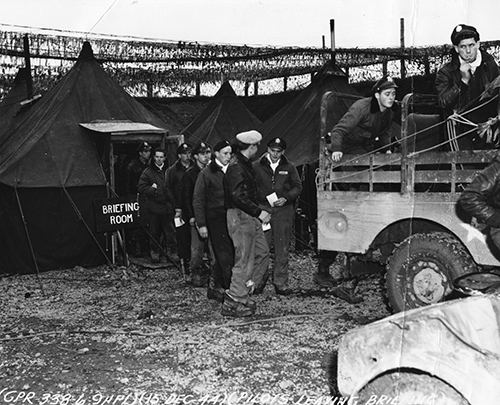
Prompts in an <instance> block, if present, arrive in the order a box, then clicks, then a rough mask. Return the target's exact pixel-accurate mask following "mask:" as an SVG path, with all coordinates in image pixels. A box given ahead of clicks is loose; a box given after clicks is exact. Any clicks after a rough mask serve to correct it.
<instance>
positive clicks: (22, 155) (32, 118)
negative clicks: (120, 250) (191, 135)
mask: <svg viewBox="0 0 500 405" xmlns="http://www.w3.org/2000/svg"><path fill="white" fill-rule="evenodd" d="M96 121H107V122H110V121H116V122H124V121H126V122H128V123H130V122H131V123H141V125H143V126H144V124H149V125H151V126H154V127H155V128H163V129H164V130H168V129H169V128H168V127H167V126H166V124H165V123H164V122H162V121H161V120H160V119H159V118H157V117H156V116H154V115H153V114H152V113H150V112H149V111H148V110H147V109H146V108H145V107H143V106H142V105H141V104H140V103H139V102H137V101H136V100H134V99H133V98H132V97H131V96H130V95H129V94H127V93H126V92H125V91H124V90H123V89H122V88H121V87H120V86H119V85H118V84H117V83H116V82H115V81H114V80H113V79H111V78H110V77H109V76H108V74H107V73H106V72H105V71H104V69H103V68H102V67H101V65H100V64H99V63H98V62H97V61H96V59H95V58H94V56H93V53H92V48H91V47H90V44H89V43H87V42H86V43H85V44H84V46H83V48H82V51H81V53H80V56H79V58H78V60H77V62H76V63H75V65H74V66H73V68H72V69H71V70H70V71H69V72H68V74H66V75H65V76H64V77H62V78H61V80H60V81H59V82H58V83H57V84H56V85H55V86H54V87H53V88H52V89H50V90H49V91H48V92H47V93H46V94H45V95H44V96H43V97H42V98H41V99H40V100H39V101H38V102H37V103H36V104H34V105H33V106H32V107H31V108H30V109H29V111H28V112H27V113H26V114H23V115H22V116H21V117H20V118H19V119H14V120H13V121H12V123H11V125H10V127H9V130H8V132H7V133H6V134H4V135H5V136H4V137H3V143H2V144H1V145H0V223H1V224H2V226H1V227H0V273H28V272H33V271H35V270H38V269H40V270H48V269H56V268H67V267H72V266H75V265H82V266H85V265H93V264H98V263H103V262H104V260H105V257H104V249H103V245H104V243H103V242H104V238H103V236H102V234H96V233H95V230H94V215H93V211H92V203H93V201H94V200H95V199H100V198H105V197H106V195H107V189H106V184H107V179H106V174H105V173H106V169H107V168H106V164H105V163H104V162H105V160H106V159H105V158H103V157H105V156H106V144H108V145H109V143H110V135H109V134H100V133H92V132H91V131H89V130H87V129H85V128H83V127H82V126H81V125H80V124H81V123H91V122H96ZM108 149H109V148H108Z"/></svg>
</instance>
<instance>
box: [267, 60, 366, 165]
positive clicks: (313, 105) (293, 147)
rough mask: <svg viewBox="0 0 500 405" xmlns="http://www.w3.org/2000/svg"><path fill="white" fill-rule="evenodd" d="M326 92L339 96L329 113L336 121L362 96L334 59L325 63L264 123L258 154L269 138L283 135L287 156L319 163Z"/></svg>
mask: <svg viewBox="0 0 500 405" xmlns="http://www.w3.org/2000/svg"><path fill="white" fill-rule="evenodd" d="M327 91H332V92H336V93H337V94H338V95H339V97H338V103H337V104H336V105H335V111H334V114H330V116H332V117H336V119H337V120H339V119H340V118H341V117H342V115H344V113H345V112H346V111H347V109H348V108H349V107H350V105H351V104H352V103H353V102H354V101H355V100H356V99H357V98H359V94H358V93H357V91H356V90H355V89H354V88H352V87H351V86H350V85H349V84H348V82H347V76H346V75H345V74H344V73H343V72H342V71H341V70H340V69H339V68H338V67H336V66H335V65H334V64H333V63H332V62H328V63H326V64H325V65H324V66H323V67H322V69H321V70H320V71H319V72H318V73H317V74H316V75H315V76H314V78H313V80H312V81H311V84H310V85H309V86H307V87H306V88H305V89H304V90H302V91H301V92H300V93H299V94H298V95H297V96H296V97H295V98H294V99H293V100H292V101H291V102H290V103H288V104H287V105H285V106H284V107H283V108H282V109H281V110H279V111H278V112H277V113H276V114H275V115H274V116H273V117H271V118H270V119H269V120H267V121H266V122H265V123H263V124H262V126H261V127H260V131H261V133H262V136H263V140H262V142H261V147H260V150H259V154H260V153H264V152H265V150H266V145H267V143H268V142H269V140H271V139H273V138H275V137H281V138H283V139H285V140H286V142H287V150H286V156H287V157H288V158H289V159H290V160H291V161H292V162H293V163H294V164H295V165H296V166H300V165H303V164H307V163H313V162H316V161H317V160H318V156H319V155H318V154H319V137H320V105H321V98H322V97H323V94H324V93H325V92H327ZM332 125H333V122H332Z"/></svg>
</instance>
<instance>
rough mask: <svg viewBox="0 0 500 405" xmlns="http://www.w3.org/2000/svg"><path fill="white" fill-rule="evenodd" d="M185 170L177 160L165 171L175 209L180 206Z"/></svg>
mask: <svg viewBox="0 0 500 405" xmlns="http://www.w3.org/2000/svg"><path fill="white" fill-rule="evenodd" d="M191 166H192V164H191ZM191 166H189V167H191ZM187 169H188V168H186V167H184V166H183V165H182V163H181V161H180V159H177V160H176V161H175V163H174V164H173V165H172V166H170V167H169V168H168V169H167V186H168V188H169V189H170V190H171V191H172V194H173V197H174V208H175V209H180V208H181V205H182V190H181V186H182V176H184V173H186V170H187Z"/></svg>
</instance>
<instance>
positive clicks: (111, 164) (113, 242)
mask: <svg viewBox="0 0 500 405" xmlns="http://www.w3.org/2000/svg"><path fill="white" fill-rule="evenodd" d="M108 160H109V184H110V187H111V190H112V192H114V191H115V170H114V166H115V165H114V163H115V152H114V146H113V142H112V141H111V138H110V140H109V156H108ZM108 194H109V193H108ZM109 197H110V196H109V195H108V198H109ZM115 249H116V234H115V232H111V262H112V263H113V264H115V263H116V258H115Z"/></svg>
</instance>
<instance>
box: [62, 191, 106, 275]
mask: <svg viewBox="0 0 500 405" xmlns="http://www.w3.org/2000/svg"><path fill="white" fill-rule="evenodd" d="M61 187H62V189H63V190H64V193H65V194H66V197H68V200H69V202H70V204H71V206H72V207H73V210H74V211H75V213H76V215H78V219H80V221H82V222H83V225H85V228H87V231H89V233H90V236H91V237H92V239H93V240H94V242H95V243H96V245H97V247H98V248H99V250H100V251H101V253H102V254H103V256H104V258H105V259H106V261H107V262H108V264H109V265H110V264H112V263H111V260H109V257H108V255H107V254H106V252H105V250H104V249H103V248H102V246H101V245H100V243H99V241H98V240H97V238H96V237H95V235H94V233H93V232H92V229H90V227H89V225H88V224H87V222H86V221H85V220H84V219H83V215H82V213H81V212H80V210H79V209H78V207H77V205H76V204H75V202H74V201H73V199H72V198H71V196H70V195H69V193H68V190H66V187H64V186H61Z"/></svg>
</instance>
